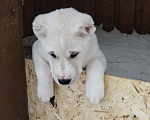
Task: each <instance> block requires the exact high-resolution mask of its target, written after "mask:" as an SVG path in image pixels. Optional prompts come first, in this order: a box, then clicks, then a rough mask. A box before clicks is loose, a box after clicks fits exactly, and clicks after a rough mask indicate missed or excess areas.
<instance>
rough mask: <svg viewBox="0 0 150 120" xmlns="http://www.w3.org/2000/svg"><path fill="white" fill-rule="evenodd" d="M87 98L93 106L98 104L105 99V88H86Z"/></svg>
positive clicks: (100, 86) (92, 86)
mask: <svg viewBox="0 0 150 120" xmlns="http://www.w3.org/2000/svg"><path fill="white" fill-rule="evenodd" d="M86 97H87V99H89V101H90V103H91V104H98V103H99V102H100V100H101V99H102V98H103V97H104V86H102V85H95V86H94V85H89V86H87V87H86Z"/></svg>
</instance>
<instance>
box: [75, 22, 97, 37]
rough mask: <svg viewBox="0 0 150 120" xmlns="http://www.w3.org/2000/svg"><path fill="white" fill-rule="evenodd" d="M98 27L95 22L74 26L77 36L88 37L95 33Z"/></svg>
mask: <svg viewBox="0 0 150 120" xmlns="http://www.w3.org/2000/svg"><path fill="white" fill-rule="evenodd" d="M95 30H96V28H95V26H94V25H93V24H91V25H90V24H89V25H79V26H76V27H74V32H75V34H76V35H77V36H80V37H88V36H91V35H93V34H94V32H95Z"/></svg>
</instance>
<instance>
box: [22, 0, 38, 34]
mask: <svg viewBox="0 0 150 120" xmlns="http://www.w3.org/2000/svg"><path fill="white" fill-rule="evenodd" d="M35 15H36V14H35V1H34V0H24V5H23V37H27V36H31V35H33V31H32V22H33V19H34V17H35Z"/></svg>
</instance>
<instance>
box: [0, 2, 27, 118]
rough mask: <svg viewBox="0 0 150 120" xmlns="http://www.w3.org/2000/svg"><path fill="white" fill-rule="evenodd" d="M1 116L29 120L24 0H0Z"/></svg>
mask: <svg viewBox="0 0 150 120" xmlns="http://www.w3.org/2000/svg"><path fill="white" fill-rule="evenodd" d="M0 8H1V9H0V15H1V17H0V97H1V98H0V119H1V120H28V111H27V109H28V107H27V86H26V78H25V67H24V66H25V63H24V56H23V48H22V12H21V11H22V9H21V1H19V0H13V1H10V0H5V1H0Z"/></svg>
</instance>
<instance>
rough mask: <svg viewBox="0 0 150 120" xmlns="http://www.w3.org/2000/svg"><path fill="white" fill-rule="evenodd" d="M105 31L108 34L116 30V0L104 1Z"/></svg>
mask: <svg viewBox="0 0 150 120" xmlns="http://www.w3.org/2000/svg"><path fill="white" fill-rule="evenodd" d="M103 29H104V30H105V31H107V32H110V31H112V30H113V29H114V0H103Z"/></svg>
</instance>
